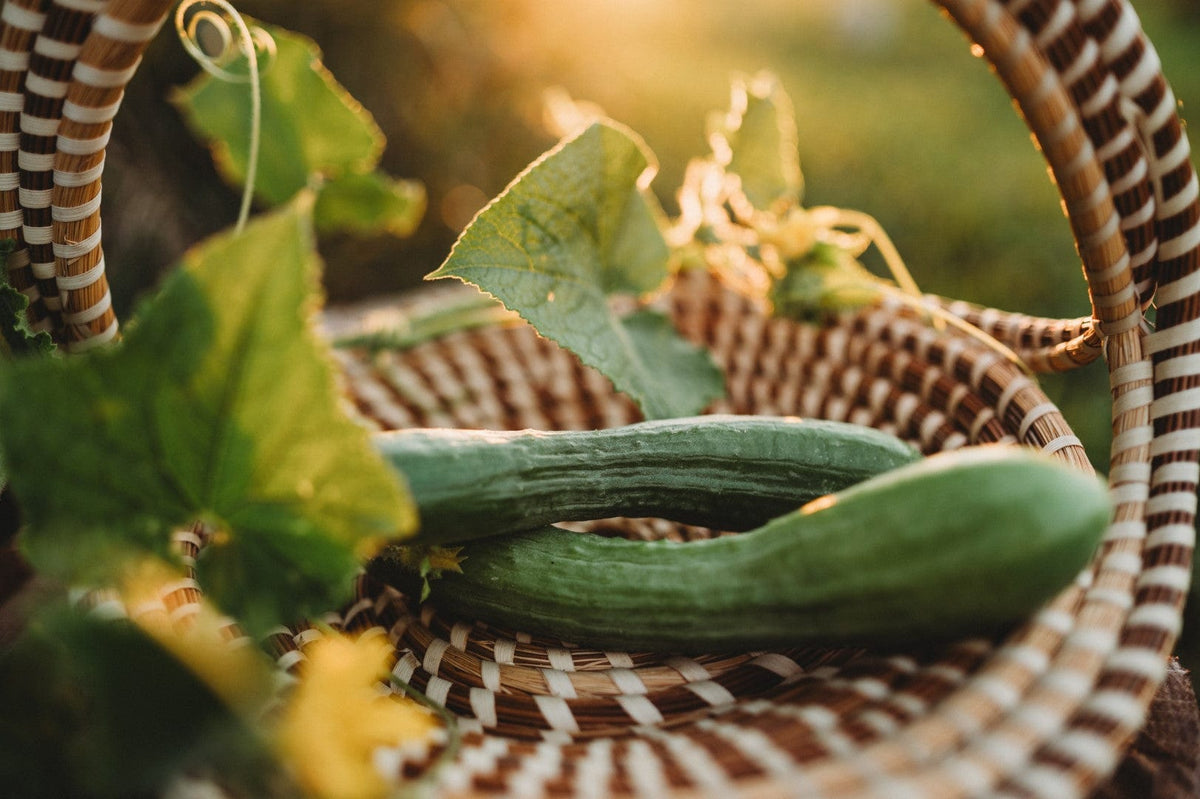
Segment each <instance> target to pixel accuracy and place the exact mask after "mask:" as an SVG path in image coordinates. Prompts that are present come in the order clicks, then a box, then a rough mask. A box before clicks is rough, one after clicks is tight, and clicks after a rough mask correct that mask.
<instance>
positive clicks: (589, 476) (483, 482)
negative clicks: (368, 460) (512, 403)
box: [373, 415, 920, 544]
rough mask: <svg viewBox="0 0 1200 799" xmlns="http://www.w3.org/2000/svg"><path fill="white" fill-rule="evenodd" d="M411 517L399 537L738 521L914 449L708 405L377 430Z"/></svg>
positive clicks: (841, 428) (863, 433)
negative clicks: (572, 427)
mask: <svg viewBox="0 0 1200 799" xmlns="http://www.w3.org/2000/svg"><path fill="white" fill-rule="evenodd" d="M373 440H374V442H375V446H376V448H377V449H378V450H379V451H380V452H381V453H382V454H383V455H384V457H385V458H386V459H387V460H388V461H389V462H390V463H391V464H392V465H393V466H394V467H395V468H396V469H398V470H399V471H400V472H401V473H402V474H403V475H404V477H405V479H406V480H407V482H408V486H409V490H410V492H411V493H412V495H413V498H414V500H415V501H416V504H417V507H418V509H419V514H420V518H421V523H420V529H419V530H418V532H417V535H416V537H415V538H412V539H410V541H409V543H426V544H434V543H457V542H460V541H466V540H470V539H473V538H480V537H486V536H492V535H500V534H505V533H510V532H516V531H518V530H528V529H530V528H533V527H540V526H542V525H547V524H554V523H557V522H565V521H587V520H590V519H597V518H607V517H610V516H654V517H659V518H667V519H671V520H673V521H679V522H684V523H687V524H695V525H700V526H704V527H712V528H714V529H719V530H733V531H738V530H748V529H751V528H753V527H756V526H758V525H760V524H764V523H766V522H767V521H768V520H770V519H772V518H775V517H776V516H780V515H783V514H785V513H788V512H790V511H793V510H795V509H796V508H798V507H799V506H801V505H803V504H804V503H805V502H808V501H809V500H811V499H814V498H816V497H818V496H823V495H825V494H831V493H833V492H835V491H840V490H841V489H843V488H846V487H847V486H850V485H853V484H854V483H857V482H860V481H862V480H865V479H867V478H869V477H873V476H875V475H877V474H879V473H881V472H883V471H886V470H889V469H893V468H896V467H898V466H902V465H904V464H908V463H912V462H914V461H916V460H918V459H919V457H920V454H919V453H918V452H917V450H916V449H915V448H914V447H912V446H911V445H909V444H906V443H904V442H903V441H901V440H900V439H898V438H896V437H894V436H892V435H890V434H887V433H883V432H880V431H878V430H873V429H871V428H868V427H863V426H860V425H853V424H848V423H844V422H828V421H822V420H815V419H798V418H795V417H759V416H735V415H710V416H699V417H693V418H687V419H670V420H662V421H653V422H642V423H638V424H633V425H628V426H625V427H618V428H610V429H605V430H587V431H556V432H546V431H534V430H522V431H515V432H509V431H486V430H440V429H431V430H426V429H418V430H400V431H392V432H388V433H380V434H377V435H376V436H375V438H374V439H373Z"/></svg>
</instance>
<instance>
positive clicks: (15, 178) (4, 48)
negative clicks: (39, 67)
mask: <svg viewBox="0 0 1200 799" xmlns="http://www.w3.org/2000/svg"><path fill="white" fill-rule="evenodd" d="M46 4H47V0H21V2H17V0H9V2H6V3H5V4H4V9H3V12H0V59H2V60H0V238H3V239H4V240H6V241H13V242H15V245H14V246H15V249H14V251H13V252H12V253H10V254H9V256H8V279H9V282H10V283H11V284H12V286H13V287H14V288H16V289H17V290H18V291H20V292H22V293H23V294H25V295H26V296H27V297H29V310H28V312H27V315H28V318H29V322H30V323H31V325H32V326H33V328H34V329H35V330H42V331H49V330H51V329H52V322H51V319H50V317H49V311H48V310H47V308H46V303H45V301H44V300H43V298H42V294H41V289H40V287H39V284H38V281H37V280H36V279H35V278H34V275H33V269H32V267H31V265H30V261H29V249H28V247H27V246H26V244H25V231H24V224H25V217H24V213H23V212H22V210H21V199H20V174H19V171H18V166H17V163H18V158H19V152H20V149H21V136H20V123H21V112H22V111H23V110H24V108H25V93H24V89H25V74H26V72H27V71H28V69H29V58H30V53H31V52H32V50H33V43H34V40H35V39H36V38H37V35H38V33H39V32H40V31H41V30H42V26H43V25H44V24H45V22H46V13H45V8H46Z"/></svg>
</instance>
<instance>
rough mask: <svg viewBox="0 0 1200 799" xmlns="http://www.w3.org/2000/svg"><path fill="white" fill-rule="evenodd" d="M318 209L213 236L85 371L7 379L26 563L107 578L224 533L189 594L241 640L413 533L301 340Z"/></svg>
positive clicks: (306, 326)
mask: <svg viewBox="0 0 1200 799" xmlns="http://www.w3.org/2000/svg"><path fill="white" fill-rule="evenodd" d="M311 205H312V202H311V197H310V196H309V195H307V194H305V195H302V196H301V198H299V199H298V200H297V201H296V202H294V203H292V204H290V205H288V206H286V207H285V208H284V209H282V210H280V211H278V212H275V213H273V214H271V215H269V216H266V217H262V218H260V219H259V220H257V221H255V222H254V223H252V224H251V225H250V226H249V227H248V228H247V229H246V231H245V232H244V233H242V234H237V235H231V234H225V235H221V236H219V237H217V238H214V239H213V240H211V241H209V242H207V243H205V244H204V245H203V246H202V247H200V248H199V249H197V250H195V251H193V252H191V253H189V254H188V255H187V256H186V258H185V260H184V264H183V268H182V269H180V270H178V271H177V272H175V273H174V274H173V275H172V276H171V277H170V278H169V279H168V281H167V282H166V283H165V284H164V286H163V288H162V290H161V292H160V293H159V295H158V296H157V297H156V298H155V299H154V301H153V302H152V304H150V305H148V306H147V307H146V308H145V309H144V312H143V313H142V314H141V316H140V317H139V318H138V319H136V320H135V322H134V323H133V324H132V325H131V326H130V328H129V330H128V334H127V336H126V338H125V340H124V342H123V343H121V344H120V345H118V346H116V347H114V348H112V349H110V350H107V351H101V352H98V353H96V354H94V355H89V356H84V357H79V358H71V359H63V360H46V359H39V360H28V359H27V360H25V361H22V362H19V363H14V364H12V365H10V366H9V367H8V368H6V369H4V370H3V371H2V372H0V429H3V430H4V431H5V432H4V436H3V447H4V451H5V454H6V456H7V460H8V463H9V464H10V466H11V469H12V473H13V474H12V486H13V489H14V490H15V492H16V495H17V498H18V500H19V503H20V505H21V507H22V510H23V511H24V512H25V514H26V518H27V519H28V521H29V523H30V529H29V530H28V532H27V533H26V535H25V542H26V548H27V550H28V552H29V553H30V555H31V557H33V558H34V560H35V561H36V563H37V565H38V566H39V567H41V568H43V569H45V570H48V571H50V572H52V573H54V574H56V575H58V576H60V577H63V578H65V579H68V580H73V579H83V578H87V577H104V576H106V574H105V573H106V572H109V571H111V570H112V569H114V568H119V566H120V558H119V555H120V554H121V550H132V551H135V552H145V551H149V552H152V553H155V554H158V555H160V556H161V555H167V554H169V553H168V550H169V547H168V544H167V542H168V540H169V532H170V530H172V529H173V528H174V527H176V526H178V525H182V524H186V523H188V522H189V521H191V520H193V519H196V518H203V519H207V520H209V521H210V522H211V523H212V524H214V525H215V526H216V527H217V528H218V534H217V535H216V536H215V538H214V540H213V543H211V544H210V545H209V547H208V549H207V550H206V551H205V554H204V557H203V559H202V560H201V562H200V564H199V568H200V572H201V578H202V582H207V583H208V584H210V585H211V591H210V593H211V594H212V596H213V597H214V599H215V600H216V601H217V603H218V604H219V605H221V606H222V607H223V608H224V609H225V610H226V611H227V612H232V613H234V614H235V615H237V616H238V617H239V618H240V619H241V620H242V621H243V622H245V623H247V624H248V626H250V627H251V628H252V629H255V630H261V629H264V628H265V627H266V626H269V625H271V624H277V623H281V622H284V621H287V620H294V619H295V618H297V617H299V616H300V615H301V614H305V613H308V612H312V611H320V610H326V609H329V608H330V607H332V606H333V605H334V604H335V603H336V602H338V601H340V600H341V599H342V598H344V596H345V594H346V592H347V591H348V590H349V589H350V587H351V582H350V577H351V575H352V574H353V573H354V571H355V569H356V567H357V564H358V559H357V558H356V554H360V553H356V548H361V547H363V546H365V545H366V543H367V542H369V541H371V540H373V539H377V538H381V537H393V536H397V535H403V534H404V533H406V532H409V531H410V530H411V529H412V528H413V527H414V523H415V520H414V512H413V510H412V508H411V506H410V503H409V501H408V499H407V497H406V495H405V492H404V490H403V488H402V487H401V486H400V484H399V483H398V482H397V478H396V476H395V474H394V473H393V472H392V470H391V469H390V468H389V467H388V466H387V465H386V464H385V463H384V462H383V461H382V460H381V459H380V458H379V456H378V455H377V454H376V453H375V451H374V450H373V448H372V447H371V445H370V441H369V438H368V435H367V433H366V432H365V431H364V430H363V429H362V428H360V427H359V426H357V425H356V424H354V423H353V422H351V421H350V420H349V419H348V418H347V417H346V416H344V415H343V413H342V411H341V408H340V406H339V400H338V394H337V391H336V388H335V382H334V373H333V367H332V365H331V362H330V361H329V359H328V358H327V357H326V353H325V351H324V348H323V346H322V345H321V344H320V343H319V342H318V340H317V338H316V336H315V333H314V332H313V330H312V328H311V319H310V317H311V314H312V313H313V312H314V311H315V306H316V298H317V277H318V267H319V264H318V261H317V258H316V255H315V254H314V250H313V241H312V231H311V218H310V214H311Z"/></svg>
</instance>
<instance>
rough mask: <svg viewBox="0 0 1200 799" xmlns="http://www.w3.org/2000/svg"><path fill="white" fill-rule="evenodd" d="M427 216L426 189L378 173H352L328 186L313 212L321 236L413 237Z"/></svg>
mask: <svg viewBox="0 0 1200 799" xmlns="http://www.w3.org/2000/svg"><path fill="white" fill-rule="evenodd" d="M424 213H425V187H424V186H422V185H421V184H420V183H417V182H415V181H411V180H395V179H393V178H390V177H388V176H387V175H385V174H383V173H381V172H378V171H375V172H351V173H347V174H345V175H341V176H340V177H336V178H334V179H333V180H331V181H329V182H328V183H326V184H325V185H324V186H322V187H321V193H320V194H319V195H318V196H317V207H316V210H315V212H314V216H315V218H316V224H317V232H318V233H331V232H335V231H345V232H349V233H359V234H368V235H369V234H374V233H388V234H391V235H393V236H398V237H405V236H410V235H412V233H413V231H414V230H416V227H417V224H418V223H419V222H420V221H421V217H422V215H424Z"/></svg>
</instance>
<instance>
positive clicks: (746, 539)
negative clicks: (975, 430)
mask: <svg viewBox="0 0 1200 799" xmlns="http://www.w3.org/2000/svg"><path fill="white" fill-rule="evenodd" d="M664 468H665V467H664ZM1109 514H1110V503H1109V499H1108V494H1107V491H1106V489H1105V487H1104V486H1103V485H1102V484H1101V482H1100V481H1099V480H1098V479H1097V478H1096V477H1094V476H1092V475H1088V474H1085V473H1083V472H1081V471H1077V470H1074V469H1071V468H1068V467H1066V466H1064V465H1061V464H1059V463H1056V462H1053V461H1051V460H1049V459H1047V458H1045V457H1043V456H1041V455H1038V454H1036V453H1032V452H1030V451H1028V450H1025V449H1019V448H1015V447H999V446H997V447H981V448H971V449H964V450H960V451H957V452H952V453H947V454H943V455H935V456H932V457H930V458H928V459H926V460H924V461H922V462H920V463H916V464H913V465H909V466H905V467H901V468H899V469H896V470H894V471H891V472H888V473H887V474H883V475H881V476H879V477H875V478H872V479H870V480H868V481H866V482H864V483H861V484H859V485H857V486H854V487H852V488H849V489H847V490H845V491H843V492H841V493H839V494H837V495H834V496H832V497H828V498H823V499H820V500H816V501H814V502H812V503H810V504H809V505H808V506H806V507H805V508H802V509H801V510H799V511H796V512H794V513H791V514H789V515H787V516H784V517H781V518H779V519H776V520H773V521H771V522H769V523H768V524H766V525H764V526H763V527H760V528H758V529H756V530H754V531H751V532H747V533H743V534H741V535H735V536H726V537H722V538H717V539H712V540H708V541H700V542H693V543H686V544H678V543H669V542H643V541H627V540H624V539H610V538H603V537H600V536H595V535H587V534H580V533H571V532H567V531H564V530H561V529H558V528H553V527H550V528H543V529H538V530H534V531H528V532H524V533H518V534H516V535H512V536H505V537H501V538H492V539H487V540H482V541H477V542H473V543H471V544H468V545H466V546H464V547H463V550H462V555H464V556H465V559H464V560H463V562H462V564H461V567H462V572H461V573H450V572H447V573H446V574H445V575H444V576H443V577H441V578H440V579H438V580H435V581H433V583H432V589H433V594H432V596H433V601H434V604H435V605H436V606H437V607H438V608H439V609H440V610H443V611H448V612H450V613H451V614H454V615H458V616H463V617H467V618H474V619H481V620H484V621H488V622H492V623H495V624H499V625H503V626H505V627H509V628H512V629H516V630H522V631H525V632H530V633H540V634H545V635H549V636H554V637H556V638H560V639H563V640H566V641H574V642H577V643H579V644H585V645H589V646H598V647H612V648H617V647H619V648H623V649H654V650H659V651H683V652H691V651H719V650H723V649H742V650H745V649H750V650H753V649H756V648H760V647H768V646H788V645H798V644H805V643H814V642H823V643H829V642H873V643H887V642H910V643H911V642H912V641H914V640H917V641H929V640H933V639H942V638H945V637H950V636H960V635H965V634H977V633H989V632H994V631H997V630H999V629H1001V628H1003V627H1005V626H1006V625H1010V624H1012V623H1013V622H1016V621H1018V620H1021V619H1023V618H1025V617H1027V616H1028V614H1029V613H1031V612H1032V611H1033V610H1034V609H1036V608H1037V607H1038V606H1039V605H1040V604H1041V603H1042V602H1043V601H1045V600H1046V599H1047V598H1048V597H1050V596H1051V595H1052V594H1053V592H1055V591H1056V590H1058V589H1060V588H1062V587H1063V586H1064V585H1065V584H1067V583H1068V582H1069V581H1070V580H1071V578H1072V577H1073V576H1075V575H1076V574H1077V573H1078V571H1079V569H1080V568H1081V567H1082V566H1083V565H1084V564H1085V562H1086V561H1087V558H1088V557H1089V555H1090V554H1091V553H1092V551H1093V548H1094V547H1095V546H1096V544H1097V542H1098V541H1099V539H1100V537H1101V535H1102V532H1103V530H1104V529H1105V527H1106V524H1107V522H1108V519H1109ZM372 569H373V571H374V572H375V573H376V574H377V575H378V576H380V577H382V578H384V579H387V580H389V581H391V582H393V583H394V584H396V585H398V586H399V587H400V588H401V589H402V590H407V591H411V590H415V583H414V579H413V575H412V574H411V573H410V572H408V571H407V570H406V569H405V568H404V567H402V566H400V565H399V562H398V561H396V560H393V559H391V558H389V557H388V556H385V557H383V558H381V559H379V560H377V561H376V562H375V563H374V564H373V566H372Z"/></svg>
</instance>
